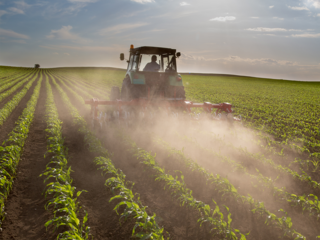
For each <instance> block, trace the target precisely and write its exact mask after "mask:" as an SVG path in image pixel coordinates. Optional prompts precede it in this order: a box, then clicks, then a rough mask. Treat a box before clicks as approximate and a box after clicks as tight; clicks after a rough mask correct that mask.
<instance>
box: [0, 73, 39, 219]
mask: <svg viewBox="0 0 320 240" xmlns="http://www.w3.org/2000/svg"><path fill="white" fill-rule="evenodd" d="M41 82H42V78H40V80H39V81H38V83H37V85H36V87H35V89H34V92H33V94H32V96H31V98H30V100H29V101H28V103H27V107H26V108H25V109H24V110H23V112H22V114H21V116H20V117H19V119H18V121H17V122H16V126H15V128H14V129H13V130H12V132H11V133H10V134H9V135H8V139H7V140H5V142H4V143H3V145H2V146H0V181H1V182H0V189H1V190H0V192H1V195H0V207H1V209H0V218H1V222H0V225H1V224H2V221H3V220H4V218H5V215H6V213H5V211H4V204H5V200H6V198H7V196H8V194H9V192H10V190H11V189H12V184H13V180H14V177H15V175H16V167H17V165H18V163H19V161H20V156H21V154H22V151H23V146H24V143H25V140H26V138H27V136H28V132H29V128H30V125H31V123H32V121H33V116H34V111H35V108H36V104H37V101H38V98H39V94H40V87H41Z"/></svg>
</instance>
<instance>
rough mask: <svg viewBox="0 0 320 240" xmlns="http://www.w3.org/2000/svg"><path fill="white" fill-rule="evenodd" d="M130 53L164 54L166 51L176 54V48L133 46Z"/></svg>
mask: <svg viewBox="0 0 320 240" xmlns="http://www.w3.org/2000/svg"><path fill="white" fill-rule="evenodd" d="M130 53H132V54H159V55H161V54H164V53H168V54H176V49H172V48H162V47H149V46H143V47H137V48H131V49H130Z"/></svg>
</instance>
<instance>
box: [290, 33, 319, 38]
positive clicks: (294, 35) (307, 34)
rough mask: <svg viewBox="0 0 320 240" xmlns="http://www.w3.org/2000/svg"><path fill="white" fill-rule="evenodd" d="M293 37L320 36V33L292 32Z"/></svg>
mask: <svg viewBox="0 0 320 240" xmlns="http://www.w3.org/2000/svg"><path fill="white" fill-rule="evenodd" d="M291 36H292V37H301V38H320V33H303V34H292V35H291Z"/></svg>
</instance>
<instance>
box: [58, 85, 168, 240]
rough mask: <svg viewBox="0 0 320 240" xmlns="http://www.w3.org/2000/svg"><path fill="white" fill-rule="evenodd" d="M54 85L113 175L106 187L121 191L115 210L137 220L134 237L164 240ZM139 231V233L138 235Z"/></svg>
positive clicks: (100, 163)
mask: <svg viewBox="0 0 320 240" xmlns="http://www.w3.org/2000/svg"><path fill="white" fill-rule="evenodd" d="M52 82H53V84H54V85H55V87H56V88H57V90H58V92H59V94H60V97H61V98H62V100H63V102H64V103H65V105H66V106H67V108H68V109H69V111H70V113H71V115H72V118H73V121H74V123H75V124H76V125H77V126H78V127H79V131H80V132H81V133H83V134H84V137H85V143H86V144H87V145H88V146H89V150H90V151H91V152H95V153H96V154H98V155H100V157H99V158H96V159H95V162H96V164H97V166H100V169H102V170H103V171H104V172H106V173H109V174H112V175H113V176H112V177H110V178H108V179H107V180H106V185H107V186H109V187H110V188H111V189H113V190H120V192H119V193H118V194H117V195H115V196H114V197H113V198H111V199H110V201H112V200H114V199H121V200H122V201H121V202H120V203H118V204H117V206H116V208H115V210H118V208H119V207H120V206H122V205H125V207H126V208H125V210H124V212H123V213H122V214H121V215H122V216H123V217H125V219H127V218H128V217H132V218H135V219H136V225H135V227H134V229H133V231H132V235H133V236H134V237H138V238H139V239H147V238H148V237H149V238H150V239H152V238H151V237H153V238H154V239H164V237H163V229H162V228H160V227H159V226H158V224H157V223H156V221H155V217H156V215H155V214H154V215H153V216H149V215H148V214H147V212H146V209H145V207H143V206H142V205H141V202H140V201H139V199H136V197H135V196H134V195H133V193H132V191H131V190H130V188H129V187H127V186H126V182H125V178H124V177H125V176H124V175H123V173H122V172H121V171H119V170H117V169H116V168H115V167H114V165H113V164H112V162H111V160H110V159H109V158H108V152H107V150H106V149H104V148H103V147H102V145H101V143H100V141H99V140H98V139H97V138H96V137H95V135H94V134H93V133H92V132H91V131H90V130H89V129H88V128H87V125H86V122H85V120H84V119H83V118H82V117H81V116H80V114H79V112H78V110H77V109H76V108H75V107H74V106H73V105H72V104H71V102H70V100H69V98H68V96H67V95H66V94H65V93H64V91H63V90H62V89H61V87H60V86H59V85H58V84H57V83H56V81H55V80H54V79H52ZM137 231H139V232H138V233H136V232H137Z"/></svg>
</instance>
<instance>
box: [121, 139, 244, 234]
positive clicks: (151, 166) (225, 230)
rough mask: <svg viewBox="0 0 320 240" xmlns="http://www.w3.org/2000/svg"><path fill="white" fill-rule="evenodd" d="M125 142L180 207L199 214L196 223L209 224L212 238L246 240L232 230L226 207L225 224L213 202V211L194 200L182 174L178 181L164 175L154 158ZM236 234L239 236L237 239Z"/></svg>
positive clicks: (175, 178) (133, 144) (131, 143)
mask: <svg viewBox="0 0 320 240" xmlns="http://www.w3.org/2000/svg"><path fill="white" fill-rule="evenodd" d="M126 141H127V143H126V145H127V148H130V152H131V153H132V154H133V155H134V156H136V157H137V159H138V160H140V161H141V163H142V164H143V165H144V166H145V167H146V168H147V169H148V170H149V171H151V172H152V173H153V174H154V177H155V180H156V181H162V182H164V183H165V185H167V186H168V187H169V189H170V192H171V195H172V196H173V197H174V198H176V199H177V200H178V201H179V202H180V205H181V206H184V205H186V206H187V208H190V209H196V210H197V211H198V212H199V219H198V222H199V223H200V226H201V225H202V224H203V223H207V224H209V225H210V233H212V234H213V236H215V235H218V236H219V237H220V238H222V239H225V238H227V239H241V240H245V239H246V237H245V235H244V234H242V233H240V231H239V230H238V229H233V228H232V227H231V222H232V218H231V213H230V212H229V208H228V207H227V206H225V208H226V210H227V222H226V221H225V220H224V215H223V213H222V212H221V211H220V208H219V206H218V205H217V203H216V202H215V201H214V200H212V201H213V204H214V206H215V208H214V210H213V209H211V207H210V205H208V204H206V203H204V202H202V201H200V200H196V199H195V198H194V197H193V195H192V191H191V190H190V189H188V188H187V187H186V184H185V182H184V176H183V175H182V174H181V176H180V179H179V178H178V176H177V177H173V176H172V175H170V174H168V173H166V172H165V170H164V169H163V168H161V167H160V166H159V165H158V163H157V161H156V160H155V156H153V155H152V154H151V153H149V152H147V151H145V150H143V149H141V148H139V147H137V145H136V143H135V142H133V141H132V140H129V139H126ZM128 145H129V146H128ZM237 234H239V235H240V236H239V237H237ZM246 235H248V234H246Z"/></svg>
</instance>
